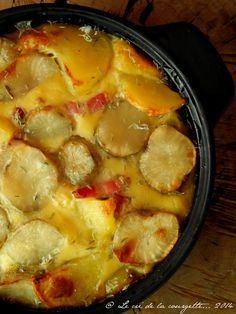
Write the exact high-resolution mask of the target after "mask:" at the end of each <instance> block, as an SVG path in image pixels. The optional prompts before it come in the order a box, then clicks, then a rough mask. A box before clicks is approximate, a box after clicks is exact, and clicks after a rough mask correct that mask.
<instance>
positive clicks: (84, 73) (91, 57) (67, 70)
mask: <svg viewBox="0 0 236 314" xmlns="http://www.w3.org/2000/svg"><path fill="white" fill-rule="evenodd" d="M19 45H20V46H21V47H23V49H24V50H25V51H27V50H28V49H32V48H34V49H37V50H39V51H41V52H43V53H47V54H53V56H54V57H55V58H56V59H57V62H58V63H59V65H60V67H61V70H62V72H63V74H64V77H65V79H66V82H67V83H68V86H69V88H70V90H71V91H72V92H73V93H79V94H81V93H83V92H88V91H91V88H92V87H93V86H94V85H95V84H97V83H98V82H99V81H100V80H102V79H103V78H104V76H105V75H106V73H107V71H108V70H109V67H110V63H111V59H112V47H111V43H110V40H109V37H108V36H107V35H106V34H105V33H103V32H98V31H96V30H93V29H92V28H91V27H87V28H86V27H78V26H72V25H60V24H45V25H43V26H42V27H40V28H39V29H38V31H37V32H35V31H30V32H28V33H27V32H26V33H24V34H23V36H22V37H21V38H20V42H19Z"/></svg>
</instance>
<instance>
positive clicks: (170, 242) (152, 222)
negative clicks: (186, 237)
mask: <svg viewBox="0 0 236 314" xmlns="http://www.w3.org/2000/svg"><path fill="white" fill-rule="evenodd" d="M178 232H179V223H178V220H177V218H176V216H175V215H173V214H170V213H164V212H132V213H129V214H127V215H126V216H125V217H124V218H123V219H122V221H121V222H120V223H119V225H118V227H117V229H116V232H115V236H114V240H113V251H114V253H115V254H116V256H117V257H118V259H119V260H120V261H121V262H123V263H130V264H143V263H144V264H149V263H156V262H160V261H162V260H163V259H164V258H165V257H166V256H167V255H168V254H169V252H170V251H171V249H172V248H173V246H174V245H175V243H176V241H177V239H178Z"/></svg>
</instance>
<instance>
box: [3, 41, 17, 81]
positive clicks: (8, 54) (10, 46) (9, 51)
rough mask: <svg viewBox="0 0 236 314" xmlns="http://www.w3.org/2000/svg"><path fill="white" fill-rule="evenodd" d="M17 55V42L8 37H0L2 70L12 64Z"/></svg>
mask: <svg viewBox="0 0 236 314" xmlns="http://www.w3.org/2000/svg"><path fill="white" fill-rule="evenodd" d="M16 56H17V49H16V45H15V43H14V42H13V41H11V40H9V39H7V38H4V37H0V72H1V71H2V70H4V69H5V68H6V67H7V66H8V65H9V64H11V63H12V62H13V61H14V59H15V58H16ZM0 76H1V74H0Z"/></svg>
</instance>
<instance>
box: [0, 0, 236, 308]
mask: <svg viewBox="0 0 236 314" xmlns="http://www.w3.org/2000/svg"><path fill="white" fill-rule="evenodd" d="M29 2H31V3H32V2H33V3H38V2H40V1H14V4H13V1H10V0H9V1H1V2H0V9H3V8H6V7H11V6H12V5H20V4H25V3H29ZM44 2H52V1H44ZM69 2H70V3H76V4H82V5H87V6H90V7H94V8H99V9H102V10H104V11H109V12H111V13H113V14H115V15H120V16H125V18H127V19H128V20H130V21H132V22H135V23H139V24H143V25H157V24H166V23H171V22H176V21H187V22H192V23H193V24H195V25H196V26H197V27H199V28H200V29H201V30H202V31H203V32H204V33H205V34H206V35H207V36H208V37H209V39H210V40H211V42H212V43H213V44H214V45H215V47H216V48H217V49H218V51H219V53H220V54H221V56H222V58H223V60H224V61H225V63H226V65H227V67H228V68H229V70H230V72H231V74H232V76H233V78H234V81H235V83H236V0H217V1H215V0H181V1H179V0H129V1H128V0H119V1H114V0H112V1H111V0H107V1H106V0H97V1H92V0H80V1H76V0H71V1H69ZM214 136H215V145H216V176H215V186H214V193H213V198H212V202H211V206H210V208H209V211H208V215H207V218H206V221H205V224H204V226H203V229H202V232H201V234H200V237H199V239H198V241H197V243H196V245H195V247H194V249H193V250H192V252H191V253H190V255H189V256H188V258H187V259H186V260H185V262H184V263H183V265H182V266H181V267H180V268H179V270H178V271H177V272H176V273H175V274H174V275H173V276H172V277H171V279H170V280H169V281H168V282H167V283H166V284H165V285H164V286H163V287H162V288H160V289H159V290H158V291H157V292H156V293H155V294H153V295H152V296H150V297H149V298H148V299H147V300H145V302H144V303H141V305H142V307H143V308H142V309H140V310H137V309H136V310H129V311H128V312H127V314H132V313H141V314H151V313H167V314H169V313H170V314H172V313H180V311H181V309H177V308H176V309H174V308H173V309H171V308H169V306H170V305H178V306H180V307H181V306H184V305H193V304H194V303H195V302H205V303H207V304H208V305H207V306H208V307H210V308H209V309H187V310H186V311H185V312H184V313H188V314H196V313H205V314H206V313H209V314H214V313H223V314H224V313H225V314H226V313H230V314H233V313H236V98H235V99H234V100H233V101H232V104H231V105H230V106H229V108H228V110H227V111H226V113H225V114H224V115H223V116H222V118H221V120H220V121H219V123H218V124H217V126H216V128H215V130H214ZM218 302H221V303H223V302H230V303H232V305H233V306H234V308H233V309H216V308H214V307H215V305H216V303H218ZM150 303H152V304H153V306H154V307H156V306H157V305H158V304H160V303H162V304H163V305H164V306H165V308H164V309H161V308H159V309H157V308H154V309H145V308H144V306H145V305H149V304H150Z"/></svg>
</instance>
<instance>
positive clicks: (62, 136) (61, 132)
mask: <svg viewBox="0 0 236 314" xmlns="http://www.w3.org/2000/svg"><path fill="white" fill-rule="evenodd" d="M72 128H73V127H72V121H71V120H70V118H68V117H67V116H65V115H64V114H62V113H61V112H59V111H58V110H57V109H56V108H53V107H43V108H39V109H36V110H33V111H31V112H30V114H29V115H28V117H27V119H26V123H25V127H24V132H25V134H26V138H27V140H29V141H30V142H31V143H33V144H34V145H36V146H39V147H41V148H44V149H46V150H48V151H50V152H54V151H56V150H57V149H58V148H59V147H60V146H61V145H62V144H63V143H64V141H66V140H67V139H68V138H69V137H70V136H71V135H72Z"/></svg>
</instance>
